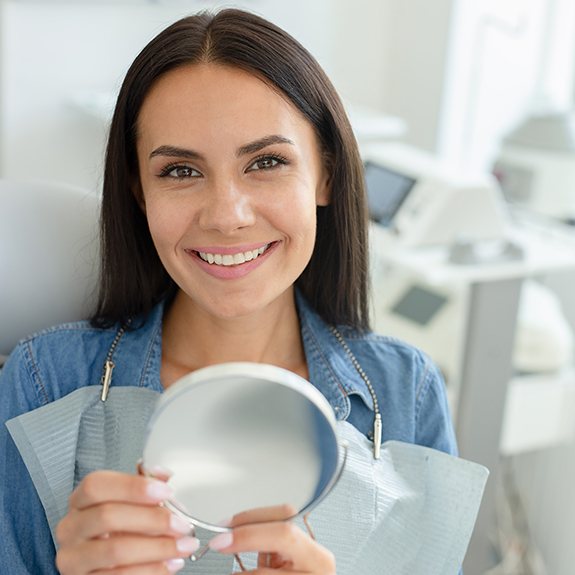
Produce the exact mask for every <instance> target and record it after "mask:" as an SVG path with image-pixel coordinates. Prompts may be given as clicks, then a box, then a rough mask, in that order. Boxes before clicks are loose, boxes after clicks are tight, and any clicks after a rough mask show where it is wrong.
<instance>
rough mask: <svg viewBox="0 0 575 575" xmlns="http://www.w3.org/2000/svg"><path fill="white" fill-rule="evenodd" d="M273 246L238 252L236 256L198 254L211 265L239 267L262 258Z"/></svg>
mask: <svg viewBox="0 0 575 575" xmlns="http://www.w3.org/2000/svg"><path fill="white" fill-rule="evenodd" d="M270 246H271V244H266V245H265V246H262V247H261V248H258V249H255V250H251V251H247V252H238V253H235V254H211V253H207V252H196V253H197V254H198V255H199V256H200V258H202V259H203V260H204V261H205V262H208V263H209V264H214V265H216V266H226V267H227V266H237V265H240V264H244V263H246V262H250V261H252V260H255V259H256V258H258V257H259V256H261V255H262V254H263V253H264V252H265V251H266V250H267V249H268V248H269V247H270Z"/></svg>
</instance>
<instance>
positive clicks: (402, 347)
mask: <svg viewBox="0 0 575 575" xmlns="http://www.w3.org/2000/svg"><path fill="white" fill-rule="evenodd" d="M341 333H342V336H343V337H344V339H345V340H346V341H347V343H348V345H349V347H350V349H351V350H352V352H353V354H354V355H356V357H357V359H358V360H361V361H360V364H361V363H362V361H363V362H364V363H367V364H373V365H374V366H377V369H379V370H381V371H382V372H383V373H386V372H391V373H393V374H396V375H397V374H398V373H402V374H403V375H404V376H405V375H406V374H408V373H410V374H412V375H413V376H420V377H421V378H424V377H425V375H426V374H429V372H433V374H434V375H435V374H436V373H437V372H438V369H437V366H436V365H435V363H434V361H433V360H432V359H431V358H430V357H429V356H428V355H427V354H426V353H425V352H424V351H422V350H421V349H419V348H417V347H415V346H413V345H411V344H409V343H407V342H405V341H403V340H401V339H398V338H396V337H393V336H390V335H382V334H379V333H375V332H373V331H367V332H361V331H358V330H355V329H352V328H342V329H341Z"/></svg>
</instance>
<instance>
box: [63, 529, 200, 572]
mask: <svg viewBox="0 0 575 575" xmlns="http://www.w3.org/2000/svg"><path fill="white" fill-rule="evenodd" d="M198 547H199V542H198V540H197V539H196V538H194V537H182V538H181V539H174V538H172V537H142V536H132V535H117V536H113V537H109V538H107V539H96V540H90V541H84V542H82V543H79V544H78V545H74V546H70V547H65V548H62V549H60V551H59V552H58V555H57V559H56V562H57V567H58V569H59V570H60V572H61V573H63V574H66V573H78V571H77V566H78V565H81V566H82V573H92V572H98V571H100V570H106V569H107V570H111V569H113V570H114V571H115V572H118V573H124V571H127V569H128V568H130V567H137V568H138V569H139V568H140V566H141V565H146V564H154V563H156V564H158V563H160V564H162V565H163V567H162V568H163V569H165V570H168V569H169V566H170V565H172V564H173V561H172V562H171V563H170V561H171V560H173V559H177V558H182V559H183V558H184V557H189V556H190V555H191V554H192V553H194V552H195V551H197V549H198ZM120 568H121V569H120ZM149 568H150V566H148V570H149ZM128 572H129V571H128ZM135 572H137V573H140V571H139V570H138V571H135ZM160 572H161V571H160ZM166 572H169V571H166Z"/></svg>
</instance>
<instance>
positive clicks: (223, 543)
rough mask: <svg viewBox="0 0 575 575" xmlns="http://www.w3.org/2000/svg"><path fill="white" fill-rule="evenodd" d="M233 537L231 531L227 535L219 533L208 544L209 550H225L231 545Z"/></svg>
mask: <svg viewBox="0 0 575 575" xmlns="http://www.w3.org/2000/svg"><path fill="white" fill-rule="evenodd" d="M232 541H233V535H232V533H231V531H230V532H229V533H220V534H219V535H216V536H215V537H214V538H213V539H212V540H211V541H210V543H209V546H210V549H213V550H214V551H220V550H221V549H225V548H226V547H229V546H230V545H231V544H232Z"/></svg>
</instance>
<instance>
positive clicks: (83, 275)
mask: <svg viewBox="0 0 575 575" xmlns="http://www.w3.org/2000/svg"><path fill="white" fill-rule="evenodd" d="M98 218H99V197H98V195H97V194H96V193H90V192H88V191H85V190H82V189H79V188H74V187H71V186H68V185H57V184H47V183H16V182H10V181H6V180H0V365H2V364H3V363H4V361H5V359H6V357H7V356H8V355H9V354H10V352H11V350H12V349H13V348H14V347H15V345H16V344H17V342H18V341H19V340H20V339H21V338H23V337H24V336H26V335H28V334H31V333H34V332H36V331H38V330H40V329H43V328H45V327H49V326H51V325H55V324H58V323H65V322H69V321H75V320H78V319H85V318H87V317H88V316H89V315H90V313H91V311H92V309H93V306H94V304H95V301H96V295H97V291H96V290H97V279H98V251H99V246H98Z"/></svg>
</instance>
